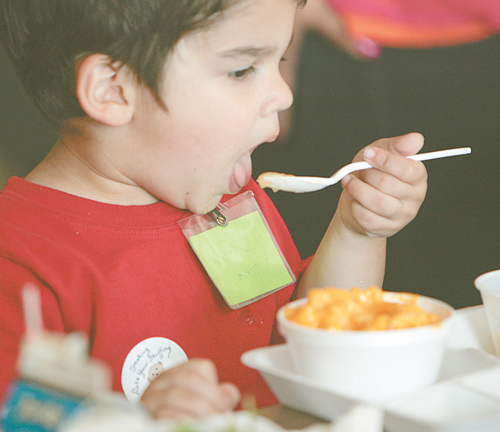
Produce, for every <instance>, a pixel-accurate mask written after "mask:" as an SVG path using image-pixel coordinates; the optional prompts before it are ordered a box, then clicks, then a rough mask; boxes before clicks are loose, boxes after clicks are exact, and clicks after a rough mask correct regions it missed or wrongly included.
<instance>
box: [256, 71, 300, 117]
mask: <svg viewBox="0 0 500 432" xmlns="http://www.w3.org/2000/svg"><path fill="white" fill-rule="evenodd" d="M292 103H293V93H292V90H291V89H290V86H289V85H288V84H287V82H286V81H285V80H284V79H283V77H282V76H281V74H278V75H277V76H276V78H275V80H274V82H273V85H272V88H271V91H270V94H269V96H268V98H267V100H266V101H265V103H264V105H263V106H262V112H261V114H262V116H263V117H266V116H269V115H271V114H274V113H276V112H280V111H284V110H286V109H288V108H290V107H291V106H292Z"/></svg>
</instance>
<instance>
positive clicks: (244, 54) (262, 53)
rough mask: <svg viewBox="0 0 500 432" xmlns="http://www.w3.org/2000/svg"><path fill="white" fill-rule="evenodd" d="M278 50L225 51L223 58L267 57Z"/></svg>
mask: <svg viewBox="0 0 500 432" xmlns="http://www.w3.org/2000/svg"><path fill="white" fill-rule="evenodd" d="M276 50H277V48H271V47H263V48H255V47H241V48H236V49H233V50H229V51H224V52H223V53H222V57H226V58H228V57H265V56H268V55H270V54H272V53H273V52H274V51H276Z"/></svg>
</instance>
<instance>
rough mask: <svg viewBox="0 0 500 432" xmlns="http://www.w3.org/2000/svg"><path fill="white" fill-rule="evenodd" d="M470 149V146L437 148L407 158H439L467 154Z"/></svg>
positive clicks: (421, 159) (422, 159)
mask: <svg viewBox="0 0 500 432" xmlns="http://www.w3.org/2000/svg"><path fill="white" fill-rule="evenodd" d="M471 151H472V150H471V148H470V147H460V148H455V149H448V150H439V151H433V152H428V153H418V154H416V155H412V156H408V159H413V160H416V161H425V160H430V159H439V158H444V157H449V156H460V155H464V154H469V153H470V152H471Z"/></svg>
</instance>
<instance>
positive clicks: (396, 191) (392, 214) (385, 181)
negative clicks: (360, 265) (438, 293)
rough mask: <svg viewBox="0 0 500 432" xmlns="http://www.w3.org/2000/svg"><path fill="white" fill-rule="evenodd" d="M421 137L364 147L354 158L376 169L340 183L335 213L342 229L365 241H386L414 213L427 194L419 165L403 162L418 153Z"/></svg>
mask: <svg viewBox="0 0 500 432" xmlns="http://www.w3.org/2000/svg"><path fill="white" fill-rule="evenodd" d="M423 144H424V137H423V136H422V135H421V134H418V133H411V134H408V135H403V136H400V137H395V138H384V139H380V140H378V141H375V142H374V143H373V144H370V145H369V146H367V147H365V148H364V149H363V150H362V151H361V152H359V153H358V155H357V156H356V157H355V158H354V160H355V161H358V160H366V161H367V162H369V163H370V164H371V165H373V166H374V167H375V168H376V169H368V170H365V171H359V172H355V173H353V174H351V175H349V176H347V177H345V178H344V179H343V180H342V185H343V187H344V191H343V193H342V196H341V198H340V202H339V210H340V214H341V218H342V221H343V223H344V225H345V226H346V227H347V228H348V229H349V230H351V231H352V232H355V233H358V234H362V235H366V236H369V237H389V236H392V235H393V234H395V233H397V232H398V231H399V230H401V229H402V228H403V227H405V226H406V225H407V224H408V223H409V222H411V221H412V220H413V219H414V218H415V216H416V215H417V213H418V210H419V208H420V206H421V205H422V202H423V200H424V198H425V194H426V191H427V171H426V169H425V166H424V164H423V163H422V162H417V161H414V160H411V159H407V158H406V156H409V155H412V154H415V153H418V152H419V151H420V149H421V148H422V146H423Z"/></svg>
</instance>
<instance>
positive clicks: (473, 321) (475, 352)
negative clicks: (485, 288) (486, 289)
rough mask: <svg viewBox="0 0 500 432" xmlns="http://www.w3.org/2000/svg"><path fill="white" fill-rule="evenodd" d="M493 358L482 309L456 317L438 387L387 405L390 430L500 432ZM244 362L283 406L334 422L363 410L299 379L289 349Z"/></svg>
mask: <svg viewBox="0 0 500 432" xmlns="http://www.w3.org/2000/svg"><path fill="white" fill-rule="evenodd" d="M492 352H493V344H492V341H491V336H490V334H489V330H488V326H487V322H486V316H485V313H484V309H483V307H482V306H476V307H473V308H467V309H461V310H459V311H457V320H456V324H455V328H454V331H453V334H452V335H451V338H450V341H449V346H448V349H447V352H446V354H445V358H444V361H443V367H442V369H441V373H440V376H439V378H438V381H437V383H436V384H434V385H432V386H430V387H427V388H424V389H421V390H418V391H416V392H412V393H410V394H407V395H405V397H399V398H397V400H394V401H392V402H391V401H390V402H388V403H387V404H385V405H384V407H382V408H383V409H384V411H385V420H384V426H385V430H386V431H388V432H402V431H404V432H424V431H425V432H428V431H430V432H452V431H453V432H472V431H481V432H489V431H491V432H493V431H494V432H498V431H500V359H499V358H497V357H496V356H494V355H493V354H491V353H492ZM242 362H243V363H244V364H245V365H246V366H249V367H251V368H253V369H256V370H258V371H259V372H260V373H261V374H262V376H263V377H264V379H265V380H266V382H267V383H268V384H269V386H270V387H271V389H272V390H273V392H274V393H275V394H276V397H277V398H278V399H279V401H280V402H281V403H282V404H283V405H286V406H289V407H292V408H295V409H298V410H300V411H305V412H308V413H310V414H313V415H315V416H318V417H321V418H324V419H326V420H334V419H336V418H337V417H338V416H339V415H341V414H343V413H345V412H346V411H347V410H348V409H350V408H352V407H354V406H355V405H358V404H359V401H357V400H355V399H352V398H349V397H346V396H344V395H342V394H340V393H335V392H333V391H331V390H329V389H328V388H327V387H326V386H322V385H321V384H318V383H316V382H313V381H311V380H310V379H308V378H306V377H303V376H301V375H298V374H297V373H296V372H295V371H294V368H293V366H292V363H291V361H290V358H289V354H288V349H287V346H286V345H284V344H283V345H275V346H272V347H266V348H259V349H256V350H252V351H249V352H247V353H245V354H243V356H242Z"/></svg>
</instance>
